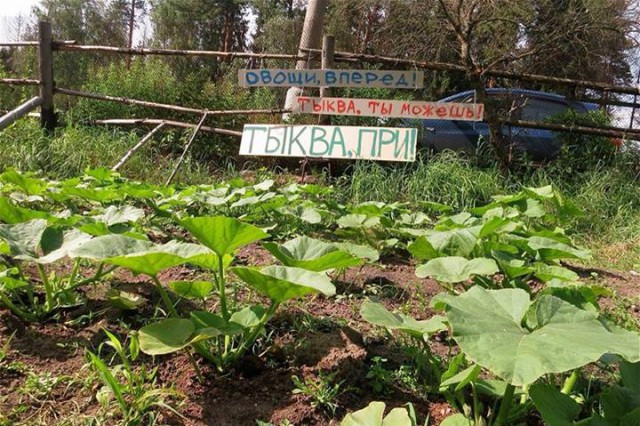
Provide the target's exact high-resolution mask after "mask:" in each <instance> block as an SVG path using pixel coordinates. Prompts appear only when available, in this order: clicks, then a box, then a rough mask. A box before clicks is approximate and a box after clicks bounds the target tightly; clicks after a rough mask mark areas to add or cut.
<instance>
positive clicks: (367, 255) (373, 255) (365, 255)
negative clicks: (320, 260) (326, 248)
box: [334, 243, 380, 263]
mask: <svg viewBox="0 0 640 426" xmlns="http://www.w3.org/2000/svg"><path fill="white" fill-rule="evenodd" d="M334 245H335V246H336V247H338V248H339V249H340V250H344V251H346V252H347V253H350V254H351V255H352V256H354V257H358V258H360V259H366V260H367V262H370V263H373V262H377V261H378V259H380V253H378V250H376V249H374V248H373V247H371V246H366V245H361V244H354V243H334Z"/></svg>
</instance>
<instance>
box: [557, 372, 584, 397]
mask: <svg viewBox="0 0 640 426" xmlns="http://www.w3.org/2000/svg"><path fill="white" fill-rule="evenodd" d="M579 378H580V369H579V368H576V369H575V370H573V371H572V372H571V375H570V376H569V377H567V380H565V382H564V386H562V390H561V391H560V392H562V393H563V394H565V395H569V394H570V393H571V392H573V388H574V387H575V386H576V382H577V381H578V379H579Z"/></svg>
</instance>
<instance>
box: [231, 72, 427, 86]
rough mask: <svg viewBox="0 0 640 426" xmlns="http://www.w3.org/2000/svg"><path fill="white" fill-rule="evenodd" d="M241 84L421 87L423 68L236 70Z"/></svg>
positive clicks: (422, 83) (422, 84)
mask: <svg viewBox="0 0 640 426" xmlns="http://www.w3.org/2000/svg"><path fill="white" fill-rule="evenodd" d="M238 81H239V83H240V86H242V87H289V86H298V87H384V88H388V89H419V88H422V87H424V72H423V71H378V70H373V71H367V70H279V69H261V70H239V71H238Z"/></svg>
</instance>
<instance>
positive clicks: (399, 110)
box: [292, 96, 484, 121]
mask: <svg viewBox="0 0 640 426" xmlns="http://www.w3.org/2000/svg"><path fill="white" fill-rule="evenodd" d="M292 110H293V112H294V113H304V114H321V115H353V116H363V117H388V118H417V119H422V120H426V119H430V120H434V119H435V120H464V121H482V117H483V115H484V105H483V104H461V103H449V102H420V101H387V100H377V99H348V98H312V97H306V96H299V97H297V98H296V100H295V101H294V104H293V108H292Z"/></svg>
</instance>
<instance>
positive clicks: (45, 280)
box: [38, 263, 54, 311]
mask: <svg viewBox="0 0 640 426" xmlns="http://www.w3.org/2000/svg"><path fill="white" fill-rule="evenodd" d="M38 272H39V273H40V279H41V280H42V284H43V285H44V291H45V298H46V307H47V308H46V310H47V311H50V310H52V309H53V305H54V301H53V287H51V283H50V282H49V277H47V271H45V270H44V266H42V265H41V264H39V263H38Z"/></svg>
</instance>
